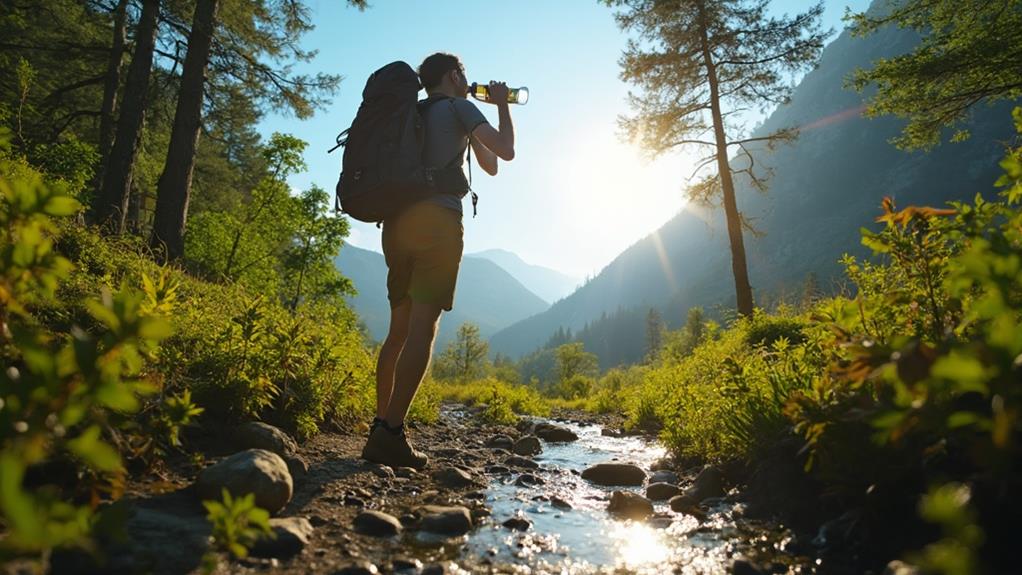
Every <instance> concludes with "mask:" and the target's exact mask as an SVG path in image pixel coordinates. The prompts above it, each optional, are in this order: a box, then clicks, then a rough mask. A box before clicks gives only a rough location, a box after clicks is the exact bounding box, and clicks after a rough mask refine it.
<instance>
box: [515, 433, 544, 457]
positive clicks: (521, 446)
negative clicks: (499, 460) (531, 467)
mask: <svg viewBox="0 0 1022 575" xmlns="http://www.w3.org/2000/svg"><path fill="white" fill-rule="evenodd" d="M511 451H513V452H514V453H515V454H516V455H536V454H537V453H539V452H541V451H543V446H542V444H540V442H539V438H538V437H536V436H535V435H526V436H525V437H523V438H521V439H519V440H518V441H516V442H515V444H514V446H513V447H512V448H511Z"/></svg>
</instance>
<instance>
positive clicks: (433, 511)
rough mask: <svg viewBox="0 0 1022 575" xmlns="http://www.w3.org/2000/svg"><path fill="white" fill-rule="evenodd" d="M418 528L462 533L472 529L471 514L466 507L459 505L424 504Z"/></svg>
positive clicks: (445, 532) (429, 530)
mask: <svg viewBox="0 0 1022 575" xmlns="http://www.w3.org/2000/svg"><path fill="white" fill-rule="evenodd" d="M420 511H421V514H422V521H421V522H420V524H419V528H420V529H422V530H423V531H428V532H430V533H439V534H441V535H454V536H456V535H464V534H465V533H468V531H469V530H470V529H472V516H471V514H470V513H469V511H468V509H466V508H464V507H460V506H452V507H444V506H440V505H424V506H423V507H422V508H421V509H420Z"/></svg>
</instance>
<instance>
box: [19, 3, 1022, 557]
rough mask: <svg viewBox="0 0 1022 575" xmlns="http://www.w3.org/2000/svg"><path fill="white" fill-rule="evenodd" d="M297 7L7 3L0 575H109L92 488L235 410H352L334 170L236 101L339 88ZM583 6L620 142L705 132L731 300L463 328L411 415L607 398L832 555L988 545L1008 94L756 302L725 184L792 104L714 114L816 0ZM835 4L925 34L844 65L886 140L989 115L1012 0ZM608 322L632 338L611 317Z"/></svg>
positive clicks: (620, 414) (424, 421)
mask: <svg viewBox="0 0 1022 575" xmlns="http://www.w3.org/2000/svg"><path fill="white" fill-rule="evenodd" d="M309 4H310V3H307V2H303V1H301V0H250V1H245V2H241V1H235V0H36V1H32V2H29V1H27V0H13V1H11V2H4V4H3V6H2V8H0V328H2V330H0V357H2V358H3V371H2V372H0V558H2V559H3V560H4V562H5V564H8V562H9V564H10V565H11V566H12V569H15V568H17V569H21V571H17V572H25V573H30V572H57V573H59V572H62V571H61V568H58V566H59V565H61V563H60V562H59V560H58V558H59V557H60V556H61V555H62V554H64V556H67V554H68V553H71V554H72V555H70V556H71V557H77V556H78V555H74V553H82V554H84V555H86V556H89V557H93V558H94V560H95V561H98V563H96V565H99V567H96V568H95V571H84V572H107V571H105V570H104V569H105V568H104V567H102V565H103V563H102V557H103V556H104V552H103V549H104V548H105V546H106V545H107V544H108V543H109V541H111V540H113V539H115V538H116V533H118V532H119V530H123V527H124V522H125V507H124V506H123V505H121V502H122V501H124V500H126V499H128V496H129V495H132V496H135V495H137V494H138V492H139V489H140V487H139V486H144V485H148V484H149V483H147V482H151V481H153V480H154V479H153V478H160V477H167V476H171V475H175V474H177V475H183V476H187V477H193V476H195V475H196V474H198V473H199V472H200V471H201V470H202V469H203V467H205V466H206V464H207V463H208V462H209V461H212V460H213V459H215V456H214V455H213V454H212V453H209V452H207V451H206V450H205V446H206V445H207V443H208V442H207V440H206V439H203V438H208V437H210V436H216V435H218V434H221V433H225V432H226V430H228V429H230V428H231V426H237V425H240V424H243V423H245V422H264V423H266V424H270V425H273V426H275V427H278V428H280V429H281V430H284V431H285V432H286V433H287V434H289V435H290V436H291V437H293V438H294V439H295V440H297V442H298V444H299V445H305V444H306V443H307V442H315V441H322V438H323V437H329V436H342V437H348V436H351V437H354V436H359V437H361V436H362V435H364V433H365V430H366V429H367V426H368V424H369V420H370V419H371V418H372V416H373V414H374V409H375V400H376V396H375V393H376V388H375V372H376V357H377V354H378V352H379V345H380V344H379V342H376V341H373V339H372V338H371V336H370V335H369V333H368V330H367V329H366V328H365V326H364V325H363V324H362V322H361V320H360V319H359V317H358V314H357V313H356V312H355V311H354V310H353V309H352V308H351V306H350V305H349V304H348V303H347V301H346V297H347V296H350V295H351V294H353V293H354V291H355V289H356V286H354V285H353V284H352V282H351V281H350V280H349V279H348V278H347V277H345V276H344V274H343V270H339V269H337V267H336V266H335V265H334V258H335V257H336V256H337V254H338V252H339V251H341V250H343V249H344V245H345V238H346V237H347V236H348V234H349V223H348V221H347V219H346V218H345V217H344V216H343V215H342V214H339V213H336V212H335V211H334V198H333V192H332V191H331V192H328V191H326V190H324V189H322V188H320V187H316V186H311V187H309V188H308V189H304V190H295V189H293V188H292V187H291V186H290V185H289V184H288V178H289V177H290V176H292V175H294V174H297V173H301V172H303V171H305V170H306V164H305V160H304V155H305V154H306V152H307V147H308V143H307V142H304V141H302V140H301V139H299V138H297V137H294V136H292V135H289V134H283V133H274V134H272V135H268V136H265V137H264V136H263V135H260V133H259V131H258V130H257V124H258V122H259V120H260V119H261V118H262V117H263V116H264V115H265V114H267V113H268V111H269V110H278V111H279V110H285V111H287V112H288V113H290V114H293V116H294V117H297V118H308V117H311V116H313V115H314V114H316V113H317V112H319V111H321V110H323V109H324V107H326V106H328V105H329V103H330V101H331V97H332V96H333V95H334V94H335V93H336V91H337V89H338V87H339V86H340V85H342V84H341V82H342V80H341V78H340V77H339V76H331V75H312V76H310V75H306V74H303V73H301V72H298V71H296V70H300V69H301V68H302V66H301V65H300V64H301V63H303V62H308V61H310V60H312V59H313V58H315V56H316V54H315V53H314V52H312V51H307V50H306V49H305V48H303V44H302V38H303V36H304V35H306V34H307V33H309V32H310V31H311V30H312V29H313V21H312V18H311V14H312V8H311V7H310V5H309ZM600 4H606V5H607V9H613V10H615V15H616V18H617V21H618V23H619V25H620V27H621V29H622V30H624V31H630V32H633V33H635V34H638V35H639V37H641V38H644V39H645V40H646V42H643V43H634V42H633V43H631V44H630V45H629V48H628V50H626V52H625V53H624V54H623V55H622V59H621V67H622V79H623V80H624V81H626V82H629V83H630V84H631V85H632V87H633V88H634V89H635V93H634V94H633V95H632V101H631V107H632V114H631V115H629V116H627V117H624V118H622V121H621V124H622V128H623V131H624V132H625V137H627V138H629V139H630V140H631V141H633V142H635V143H636V144H637V145H640V146H642V147H643V148H644V149H645V150H647V151H648V152H649V153H650V154H651V155H654V156H655V155H658V154H663V153H667V152H669V151H670V150H671V149H672V148H674V147H676V146H682V145H688V146H695V147H697V148H698V149H699V150H700V151H702V152H704V153H705V158H704V159H703V161H702V163H701V169H703V170H704V171H703V172H702V173H701V175H700V177H699V178H697V179H696V182H695V183H694V184H693V185H692V186H691V187H690V188H689V189H688V191H687V194H688V196H689V198H690V201H692V202H696V203H699V204H700V205H703V206H706V207H708V208H711V209H713V210H719V211H720V212H722V213H723V214H724V218H725V221H726V229H727V238H728V242H729V243H728V245H729V247H730V262H731V267H730V268H729V270H728V272H729V274H730V275H729V276H728V277H729V278H731V279H733V281H734V283H733V284H732V285H731V286H730V287H731V288H732V291H730V292H729V293H728V297H729V301H730V302H732V303H731V304H730V305H729V306H728V308H727V309H716V310H706V309H703V308H701V307H691V308H688V309H686V310H684V313H683V314H680V315H679V316H678V317H670V318H665V317H663V314H662V313H661V311H658V310H657V309H655V308H653V307H649V308H634V309H627V310H624V309H621V310H618V311H617V312H615V313H611V314H609V315H608V314H606V313H604V317H603V319H602V320H601V322H600V325H599V326H597V325H596V324H595V323H594V324H593V325H592V326H590V325H588V324H587V325H586V326H585V327H584V328H582V329H576V330H572V329H570V328H565V327H560V328H559V329H558V330H557V331H556V332H554V333H552V334H550V336H549V338H548V340H547V342H546V343H545V345H543V346H542V347H540V348H538V349H536V350H535V351H533V352H531V353H527V354H524V355H523V356H522V357H521V358H517V359H513V358H511V357H508V356H507V355H505V354H502V353H493V352H491V349H490V345H489V343H488V342H487V341H486V339H484V338H483V337H482V336H481V335H480V333H479V328H478V326H476V325H473V324H472V323H470V322H466V323H464V324H462V325H461V326H460V327H459V328H458V330H457V335H456V337H455V338H454V340H453V341H451V342H450V343H449V344H447V345H445V346H443V347H442V348H438V349H436V350H435V352H434V356H433V361H432V363H431V365H430V371H429V373H428V375H427V377H426V380H425V382H424V384H423V386H422V388H421V389H420V390H419V392H418V395H417V396H416V399H415V403H413V406H412V411H411V413H410V416H409V418H410V421H411V422H412V423H413V425H415V426H417V428H421V429H424V430H429V429H437V430H439V431H437V433H442V429H443V428H442V427H436V426H437V425H440V424H438V423H437V422H438V421H440V422H441V424H442V423H443V413H444V412H443V409H444V407H443V406H447V405H451V404H458V405H461V406H466V407H467V408H468V409H470V410H471V413H473V414H474V417H475V418H476V420H477V421H478V422H479V424H480V425H489V426H498V427H499V426H504V427H509V428H512V429H513V428H514V426H515V425H516V424H519V423H520V422H521V421H522V420H523V418H528V417H543V418H548V417H556V416H561V417H587V416H578V415H577V414H590V415H592V416H593V417H609V418H616V419H614V420H615V421H619V422H620V423H621V425H620V427H621V430H620V433H621V434H624V435H637V436H639V435H641V436H645V437H650V438H653V437H655V438H657V439H658V440H659V441H660V443H661V444H662V445H663V446H664V447H665V448H666V450H667V453H668V454H669V456H670V457H671V458H673V459H672V461H674V462H675V464H676V465H677V466H678V468H681V467H687V468H691V467H694V466H703V465H713V466H716V467H718V468H720V469H724V470H727V473H726V476H727V477H728V478H729V480H730V481H731V482H732V483H734V484H735V485H736V486H739V487H740V489H741V490H742V491H743V492H744V493H747V494H749V497H750V498H752V500H753V501H755V504H756V505H755V507H756V512H757V514H759V515H760V516H763V517H775V518H780V521H783V522H784V523H786V524H790V525H793V526H795V527H796V528H798V529H802V530H804V531H806V532H814V533H815V532H816V531H817V530H819V531H820V533H824V532H826V533H828V534H830V542H829V543H827V545H826V546H824V547H822V548H819V549H816V550H815V551H813V553H817V554H818V555H817V556H824V555H827V554H831V555H827V561H828V565H829V564H831V563H830V562H831V561H832V557H838V559H837V561H838V562H843V564H844V565H845V570H844V571H841V570H835V571H833V572H842V573H851V572H864V571H867V570H872V571H873V572H881V571H883V570H884V569H885V568H886V569H887V570H888V571H887V572H892V573H947V574H959V573H961V574H964V573H1004V572H1012V571H1015V570H1017V569H1018V567H1017V558H1016V557H1015V556H1014V553H1013V551H1014V549H1013V543H1014V539H1015V537H1014V536H1013V533H1015V532H1016V531H1017V530H1016V529H1015V527H1014V526H1013V522H1014V520H1016V519H1017V517H1019V516H1020V513H1022V509H1020V505H1022V503H1020V499H1019V497H1018V494H1019V493H1020V490H1022V467H1020V466H1022V411H1020V410H1022V387H1020V384H1022V107H1016V108H1015V109H1014V112H1013V113H1012V114H1011V116H1010V117H1009V116H1005V117H1004V118H1003V123H1004V124H1005V125H1006V126H1008V125H1010V126H1012V128H1013V132H1014V134H1015V137H1014V139H1012V140H1011V141H1007V142H1002V144H1003V153H1002V154H1001V159H1000V161H999V165H998V166H997V167H996V169H997V171H998V172H999V173H1000V174H1001V175H1000V177H999V179H998V180H997V181H996V183H993V182H991V183H992V184H993V185H992V186H990V187H989V189H988V190H962V197H968V198H972V199H971V200H969V201H955V202H950V203H947V204H935V205H896V204H895V201H894V200H893V199H891V198H889V197H888V198H885V199H884V200H883V203H882V204H881V205H878V206H877V209H876V213H875V215H874V218H875V219H873V220H872V221H869V220H867V221H862V222H861V246H852V245H850V246H848V251H849V252H856V251H857V250H859V249H860V248H865V249H866V250H868V251H869V252H871V254H872V255H870V256H867V257H863V256H859V255H846V256H845V257H844V258H843V259H842V260H841V261H840V262H839V263H840V266H841V268H842V269H843V274H844V278H845V279H846V283H845V284H844V287H843V289H840V290H836V289H831V287H830V286H825V285H819V284H818V283H817V281H816V279H815V277H813V276H807V277H798V278H792V282H793V284H794V285H799V286H800V287H799V288H797V289H792V290H789V291H788V292H787V293H784V294H776V295H775V296H774V297H770V298H764V300H765V301H755V297H758V295H756V294H758V292H755V290H754V288H755V285H753V282H754V280H755V277H753V278H752V280H750V276H749V274H748V270H747V266H746V255H745V251H744V250H745V248H744V246H743V237H748V236H749V234H750V233H751V231H750V230H751V228H752V227H753V226H754V223H753V222H749V221H746V220H744V219H743V214H742V205H741V201H742V198H741V197H736V194H735V184H734V183H733V182H732V179H733V178H734V179H736V180H737V179H743V181H752V182H753V183H754V185H762V186H763V188H764V189H767V188H768V187H769V179H768V178H767V177H765V176H764V175H763V174H762V173H760V172H757V171H756V169H754V165H755V160H754V157H755V155H756V154H757V153H759V152H762V151H763V150H765V149H767V148H770V149H773V147H775V146H783V145H785V144H786V143H788V142H790V141H794V140H795V139H796V138H798V137H799V134H798V133H797V131H794V130H784V129H782V130H777V131H774V132H772V133H770V134H767V135H763V136H756V137H752V136H750V135H749V131H748V129H747V128H748V127H747V126H742V125H740V124H736V123H734V122H735V121H736V120H735V116H733V115H731V114H730V113H728V110H730V109H734V108H736V107H741V106H774V105H779V104H783V103H784V102H785V101H786V98H787V97H788V95H789V94H790V89H791V87H790V86H788V84H787V78H788V76H786V74H790V73H796V72H799V71H805V70H808V69H811V68H812V67H813V66H814V65H815V63H816V62H817V60H818V58H819V55H820V52H821V50H822V49H823V46H824V38H825V36H826V34H825V32H824V31H822V30H821V29H820V26H819V23H818V18H819V16H820V14H821V12H822V4H815V5H813V6H812V7H810V8H808V9H807V10H806V11H804V12H803V13H801V14H798V15H796V16H793V17H791V19H790V20H784V19H776V18H772V17H768V16H766V15H765V13H764V8H765V6H766V5H767V2H765V1H760V0H681V1H675V2H667V1H661V0H606V1H603V2H600ZM347 5H349V6H351V7H353V8H356V9H358V10H367V11H371V10H373V6H372V5H370V4H369V3H366V2H364V1H362V0H348V1H347ZM962 15H966V16H967V17H963V16H962ZM846 21H847V23H848V25H849V26H850V28H851V30H852V32H853V33H854V34H857V35H860V36H868V35H870V34H874V33H876V32H877V31H878V30H880V29H883V28H884V27H888V26H898V27H902V28H909V29H913V30H915V31H917V32H918V34H919V35H920V38H921V41H920V43H919V44H918V46H917V47H916V48H915V49H914V50H913V51H912V52H909V53H907V54H905V55H903V56H899V57H896V58H891V59H885V60H880V61H877V62H874V63H873V66H872V67H871V68H868V69H860V70H859V71H858V72H857V73H856V74H855V75H854V77H851V78H849V79H848V84H849V89H851V90H858V91H860V92H862V93H864V94H866V95H867V97H868V105H867V106H866V108H865V110H864V114H865V115H866V116H870V117H881V116H894V117H896V118H899V119H900V120H901V121H902V124H901V125H902V129H901V131H900V133H899V134H898V136H897V137H896V138H895V139H894V141H892V144H891V145H893V146H897V147H898V148H900V149H903V150H912V151H915V152H916V153H923V154H925V153H928V151H930V150H932V149H934V148H935V147H938V146H955V145H957V144H956V143H957V142H962V141H966V140H968V139H969V138H970V137H973V138H975V137H982V135H980V134H970V132H969V130H968V120H969V118H970V117H971V116H970V115H971V114H972V113H973V112H974V111H975V110H976V109H978V108H980V107H984V106H990V105H992V104H995V103H1000V104H1004V103H1008V104H1010V105H1015V103H1016V102H1018V100H1019V98H1020V97H1022V69H1020V68H1019V61H1020V59H1019V54H1020V52H1022V2H1019V1H1018V0H994V1H979V0H964V1H963V0H956V1H951V0H904V1H903V2H898V3H895V5H894V6H893V7H891V8H890V9H889V10H886V11H884V12H876V11H873V10H870V11H869V12H867V13H863V14H849V15H848V17H847V20H846ZM769 54H773V56H768V55H769ZM359 81H360V79H344V80H343V82H344V83H345V84H344V85H347V83H349V82H352V83H353V84H352V86H354V83H357V82H359ZM722 106H723V107H722ZM905 153H908V152H907V151H906V152H905ZM767 197H769V196H767ZM804 240H805V241H813V240H814V238H804ZM754 296H755V297H754ZM623 324H628V325H630V326H633V327H634V329H639V330H641V331H642V332H644V333H645V338H644V339H642V340H637V339H636V338H631V339H628V340H623V338H622V340H613V339H608V337H607V336H606V333H607V332H608V330H609V331H610V332H613V331H614V329H615V328H614V327H613V326H615V325H617V326H620V325H623ZM608 325H610V326H611V327H610V328H608V327H607V326H608ZM669 326H675V327H674V328H670V327H669ZM634 329H633V331H634ZM600 330H603V331H600ZM634 357H641V359H640V360H638V361H625V358H634ZM317 438H318V439H317ZM309 444H310V445H311V443H309ZM393 474H394V473H393V471H392V472H391V476H393ZM548 481H549V479H548ZM243 495H244V494H240V493H233V494H232V493H229V492H227V491H226V490H225V491H224V492H223V495H222V498H219V499H217V498H213V499H204V505H205V511H204V512H203V514H204V516H205V518H206V520H207V521H208V523H209V526H210V527H209V529H210V530H211V531H210V538H209V544H208V551H207V552H206V553H205V554H204V556H203V559H202V565H201V569H202V570H203V571H205V572H225V573H226V572H235V571H232V570H231V569H232V565H234V566H237V565H238V563H237V561H239V560H240V559H242V558H244V557H245V556H246V555H248V552H249V550H250V548H252V547H253V546H254V545H255V542H256V540H257V539H259V537H261V536H262V534H263V533H265V532H268V531H269V527H268V525H269V524H268V520H269V515H270V514H271V513H272V512H271V513H268V512H266V511H265V510H263V509H260V507H259V506H256V505H255V504H254V503H253V502H252V499H251V498H246V497H243ZM750 513H751V511H750ZM65 565H66V563H65ZM419 567H420V570H421V564H420V566H419ZM197 568H199V567H198V566H197ZM373 569H375V567H373ZM381 569H382V567H381ZM898 569H903V570H898ZM733 570H734V571H735V572H738V569H737V567H733ZM393 571H394V572H397V569H396V568H395V569H393ZM67 572H72V571H67ZM126 572H131V570H130V569H129V570H128V571H126ZM282 572H283V571H282ZM310 572H311V571H310ZM317 572H318V571H317ZM330 572H333V571H330ZM338 572H340V571H338ZM351 572H356V571H351ZM371 572H375V571H371ZM422 572H425V571H422ZM757 572H766V571H757Z"/></svg>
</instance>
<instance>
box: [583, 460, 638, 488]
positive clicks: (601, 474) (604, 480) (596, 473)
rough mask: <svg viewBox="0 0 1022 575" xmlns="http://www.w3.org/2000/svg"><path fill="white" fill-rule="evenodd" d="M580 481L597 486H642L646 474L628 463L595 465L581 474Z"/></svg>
mask: <svg viewBox="0 0 1022 575" xmlns="http://www.w3.org/2000/svg"><path fill="white" fill-rule="evenodd" d="M582 479H586V480H589V481H591V482H593V483H595V484H597V485H642V484H643V482H645V481H646V472H645V471H643V470H642V468H641V467H638V466H636V465H631V464H628V463H597V464H596V465H594V466H592V467H590V468H588V469H586V470H585V471H583V472H582Z"/></svg>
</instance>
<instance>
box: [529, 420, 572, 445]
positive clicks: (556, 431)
mask: <svg viewBox="0 0 1022 575" xmlns="http://www.w3.org/2000/svg"><path fill="white" fill-rule="evenodd" d="M533 433H535V434H536V435H537V436H539V438H540V439H542V440H543V441H549V442H550V443H564V442H568V441H578V434H576V433H575V432H574V431H572V430H570V429H568V428H567V427H561V426H560V425H553V424H550V423H539V424H537V425H536V427H535V428H534V429H533Z"/></svg>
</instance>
